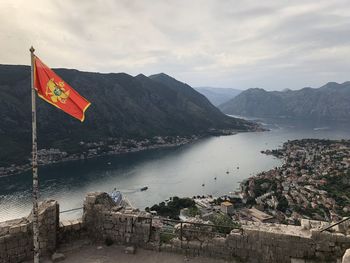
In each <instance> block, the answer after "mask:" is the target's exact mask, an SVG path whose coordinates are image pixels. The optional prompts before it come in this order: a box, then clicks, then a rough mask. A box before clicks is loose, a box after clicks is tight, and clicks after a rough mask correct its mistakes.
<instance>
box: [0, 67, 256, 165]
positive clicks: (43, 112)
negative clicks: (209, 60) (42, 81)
mask: <svg viewBox="0 0 350 263" xmlns="http://www.w3.org/2000/svg"><path fill="white" fill-rule="evenodd" d="M54 70H55V72H56V73H57V74H58V75H59V76H61V77H62V78H63V79H64V80H65V81H66V82H67V83H69V84H70V85H71V86H72V87H74V89H76V90H77V91H78V92H79V93H80V94H81V95H82V96H84V97H85V98H87V99H88V100H89V101H91V106H90V107H89V109H88V110H87V112H86V116H85V121H84V123H80V122H79V121H77V120H75V119H73V118H71V117H70V116H68V115H67V114H65V113H64V112H62V111H60V110H58V109H56V108H55V107H52V106H51V105H49V104H48V103H47V102H45V101H43V100H41V99H37V112H38V143H39V147H41V148H58V149H61V150H64V151H67V152H74V151H75V152H76V151H79V143H80V142H81V141H85V142H95V141H99V140H108V138H149V137H153V136H189V135H205V134H210V132H209V131H210V130H211V129H214V130H215V129H217V130H224V129H230V130H235V131H248V130H254V129H256V125H255V124H252V123H249V122H247V121H244V120H240V119H234V118H230V117H228V116H226V115H224V114H222V113H221V112H220V111H219V110H217V109H216V108H214V106H212V105H211V104H210V103H209V101H208V100H207V99H206V98H204V97H201V96H202V95H200V96H199V95H197V92H195V91H194V90H193V89H192V88H191V87H190V86H188V85H187V86H186V84H184V83H182V82H179V81H177V80H175V79H173V78H172V79H169V78H168V77H165V76H163V80H162V81H163V83H162V81H161V80H159V79H158V81H155V80H152V79H151V78H148V77H146V76H145V75H142V74H139V75H138V76H135V77H133V76H131V75H128V74H126V73H97V72H84V71H78V70H76V69H62V68H61V69H54ZM155 78H156V77H155ZM164 81H168V82H169V83H170V82H171V83H172V87H169V86H168V85H169V84H168V85H165V84H164ZM177 87H178V88H177ZM30 93H31V90H30V67H29V66H17V65H0V116H1V120H2V121H1V124H0V166H2V165H4V164H9V163H10V162H14V161H19V160H21V161H23V160H27V158H29V155H30V151H31V104H30V103H31V100H30ZM206 114H208V116H209V117H208V116H206Z"/></svg>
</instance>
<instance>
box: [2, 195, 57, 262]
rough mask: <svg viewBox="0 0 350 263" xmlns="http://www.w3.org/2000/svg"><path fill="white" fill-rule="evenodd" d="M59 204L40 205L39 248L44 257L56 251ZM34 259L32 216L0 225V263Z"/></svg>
mask: <svg viewBox="0 0 350 263" xmlns="http://www.w3.org/2000/svg"><path fill="white" fill-rule="evenodd" d="M58 219H59V207H58V203H57V202H56V201H53V200H49V201H45V202H43V203H41V204H40V205H39V233H40V239H39V246H40V251H41V254H42V255H43V256H45V255H50V254H51V253H52V252H53V251H55V249H56V246H57V243H56V235H57V228H58V222H59V220H58ZM30 258H33V231H32V222H31V215H29V216H28V217H24V218H21V219H16V220H10V221H5V222H2V223H0V263H5V262H6V263H11V262H22V261H23V260H26V259H30Z"/></svg>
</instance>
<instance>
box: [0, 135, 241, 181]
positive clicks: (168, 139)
mask: <svg viewBox="0 0 350 263" xmlns="http://www.w3.org/2000/svg"><path fill="white" fill-rule="evenodd" d="M239 132H240V131H236V130H213V131H211V132H209V133H208V134H205V135H191V136H154V137H152V138H148V139H139V140H137V139H124V140H123V139H119V138H109V139H108V141H99V142H88V143H85V142H80V143H79V144H80V145H79V146H80V147H81V148H82V150H81V151H80V152H79V153H78V152H76V153H70V154H69V153H67V152H65V151H61V150H60V149H57V148H50V149H39V150H38V166H39V167H44V166H49V165H53V164H59V163H65V162H70V161H79V160H88V159H93V158H98V157H103V156H112V155H119V154H123V153H133V152H141V151H146V150H152V149H161V148H171V147H178V146H182V145H185V144H190V143H193V142H195V141H198V140H200V139H203V138H206V137H210V136H229V135H235V134H237V133H239ZM31 169H32V166H31V159H29V161H28V163H27V164H21V165H14V164H12V165H11V166H7V167H0V178H2V177H8V176H14V175H19V174H22V173H25V172H27V171H30V170H31Z"/></svg>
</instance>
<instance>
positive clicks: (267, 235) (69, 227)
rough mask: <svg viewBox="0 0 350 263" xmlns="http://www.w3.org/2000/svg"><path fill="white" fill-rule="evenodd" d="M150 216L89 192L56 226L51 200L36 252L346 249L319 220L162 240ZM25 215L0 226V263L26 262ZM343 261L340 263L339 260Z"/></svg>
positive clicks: (278, 257)
mask: <svg viewBox="0 0 350 263" xmlns="http://www.w3.org/2000/svg"><path fill="white" fill-rule="evenodd" d="M156 221H157V220H156V218H153V217H151V216H150V215H149V214H146V213H144V212H139V211H135V210H130V211H125V210H121V209H120V207H117V206H115V204H114V202H113V201H112V199H111V198H110V197H109V196H108V195H107V194H106V193H90V194H88V195H87V196H86V199H85V201H84V214H83V218H82V220H74V221H67V222H59V206H58V204H57V202H56V201H52V200H50V201H45V202H43V203H42V204H41V205H40V217H39V226H40V249H41V252H42V254H43V255H50V254H52V253H54V252H55V251H56V249H57V248H59V247H60V246H62V245H65V244H67V243H69V242H73V241H75V240H78V239H82V238H88V239H89V240H91V241H93V242H100V241H102V242H110V243H112V242H113V243H117V244H123V245H128V246H130V245H134V246H136V247H142V248H145V249H152V250H157V251H167V252H174V253H182V254H186V255H193V256H196V255H201V256H208V257H216V258H223V259H228V260H229V259H238V260H241V261H242V262H262V263H265V262H276V263H277V262H278V263H280V262H282V263H283V262H341V261H339V260H340V259H341V258H342V256H343V255H344V253H345V251H346V250H347V249H349V248H350V235H346V234H344V233H340V232H344V231H345V230H346V229H345V230H344V229H338V230H339V231H338V232H334V233H330V232H322V233H321V232H320V231H319V229H315V225H320V224H321V223H320V222H314V221H308V220H304V221H303V222H302V226H287V225H278V224H255V223H249V222H246V223H244V222H242V229H241V230H240V231H237V230H233V231H231V233H230V234H227V235H226V236H224V237H222V236H217V237H213V236H212V235H211V234H210V235H208V236H207V237H206V235H205V233H204V235H203V233H201V235H200V236H197V237H194V236H192V237H187V238H184V237H182V240H180V237H179V236H174V237H173V238H172V239H170V240H168V241H167V242H164V240H162V239H161V237H160V235H161V231H162V226H161V225H159V224H156V223H155V222H156ZM32 245H33V242H32V228H31V220H30V216H29V217H27V218H22V219H17V220H11V221H6V222H3V223H0V263H5V262H6V263H7V262H21V261H23V260H25V259H30V258H32V255H33V252H32ZM344 262H345V261H344Z"/></svg>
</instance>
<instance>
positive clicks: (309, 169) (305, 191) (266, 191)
mask: <svg viewBox="0 0 350 263" xmlns="http://www.w3.org/2000/svg"><path fill="white" fill-rule="evenodd" d="M264 153H266V154H272V155H274V156H276V157H278V158H283V160H284V164H283V165H282V166H281V167H278V168H275V169H272V170H270V171H267V172H262V173H260V174H258V175H257V176H254V177H251V178H249V179H248V180H246V181H244V182H243V183H242V184H241V192H240V195H241V196H242V199H243V202H244V203H246V204H247V205H248V206H254V207H256V208H257V209H258V210H260V211H263V212H265V213H267V214H269V215H271V216H274V218H275V219H276V220H277V221H278V222H281V223H284V222H287V223H296V222H297V221H299V220H300V219H301V218H308V219H316V220H325V221H334V220H338V219H340V218H342V217H343V216H346V215H347V213H348V212H350V193H348V191H344V190H343V188H342V187H341V185H338V184H337V183H336V182H338V181H342V180H343V181H344V180H345V181H344V183H346V182H347V184H350V181H349V179H350V168H349V166H350V141H349V140H340V141H331V140H317V139H303V140H294V141H288V142H286V143H284V145H283V147H282V148H281V149H278V150H273V151H265V152H264ZM338 198H340V199H338ZM337 199H338V200H337ZM339 200H342V202H341V203H340V202H338V201H339Z"/></svg>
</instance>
